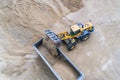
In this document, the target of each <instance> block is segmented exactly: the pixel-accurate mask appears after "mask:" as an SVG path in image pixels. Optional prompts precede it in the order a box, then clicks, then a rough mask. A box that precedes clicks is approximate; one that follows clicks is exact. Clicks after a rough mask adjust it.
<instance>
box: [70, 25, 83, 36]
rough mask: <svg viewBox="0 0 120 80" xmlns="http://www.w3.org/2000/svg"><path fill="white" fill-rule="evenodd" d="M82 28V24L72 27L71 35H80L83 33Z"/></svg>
mask: <svg viewBox="0 0 120 80" xmlns="http://www.w3.org/2000/svg"><path fill="white" fill-rule="evenodd" d="M81 28H83V25H82V24H81V23H78V24H75V25H72V26H71V28H70V34H71V35H76V34H79V33H80V32H81Z"/></svg>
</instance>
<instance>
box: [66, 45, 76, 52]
mask: <svg viewBox="0 0 120 80" xmlns="http://www.w3.org/2000/svg"><path fill="white" fill-rule="evenodd" d="M74 48H75V45H74V44H72V43H69V44H68V45H67V50H68V51H71V50H73V49H74Z"/></svg>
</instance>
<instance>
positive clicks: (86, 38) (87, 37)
mask: <svg viewBox="0 0 120 80" xmlns="http://www.w3.org/2000/svg"><path fill="white" fill-rule="evenodd" d="M89 36H90V35H86V36H84V37H83V38H82V41H86V40H88V39H89Z"/></svg>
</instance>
